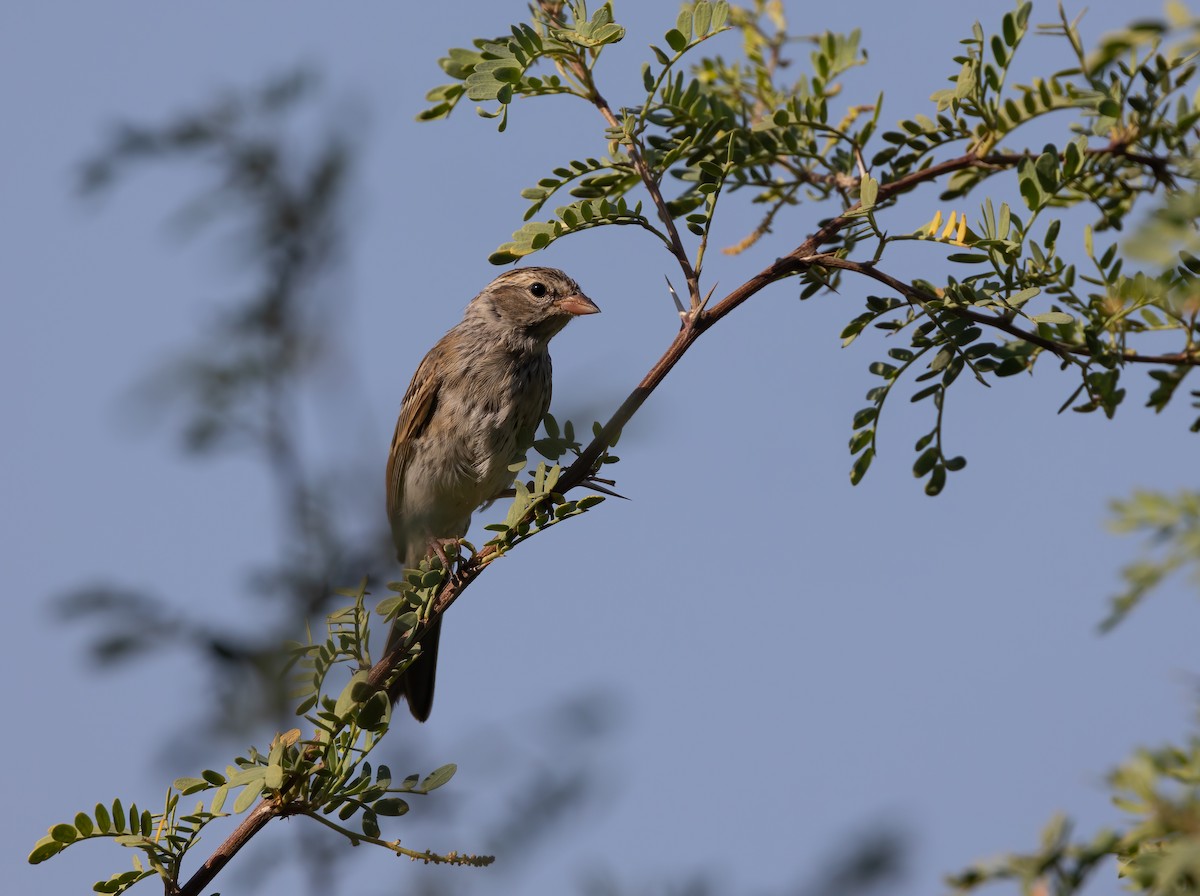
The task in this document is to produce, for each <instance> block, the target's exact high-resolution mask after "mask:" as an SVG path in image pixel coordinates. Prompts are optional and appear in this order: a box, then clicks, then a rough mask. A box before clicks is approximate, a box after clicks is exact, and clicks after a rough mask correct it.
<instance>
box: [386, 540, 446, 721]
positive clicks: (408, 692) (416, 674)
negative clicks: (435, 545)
mask: <svg viewBox="0 0 1200 896" xmlns="http://www.w3.org/2000/svg"><path fill="white" fill-rule="evenodd" d="M423 559H425V558H424V557H423V556H418V557H415V558H414V557H407V558H406V563H407V568H408V569H415V568H416V567H418V566H419V565H420V564H421V561H422V560H423ZM407 634H408V629H404V628H401V627H400V625H399V624H398V623H395V622H393V623H392V629H391V631H390V632H388V640H387V647H386V648H385V650H384V653H385V654H388V653H391V652H392V650H393V649H394V648H395V647H397V646H398V645H399V644H400V643H401V642H402V641H403V640H404V638H405V636H406V635H407ZM441 634H442V620H441V617H440V616H439V617H438V618H437V619H435V620H434V621H433V624H432V625H431V626H430V627H429V631H427V632H426V633H425V636H424V637H423V638H421V642H420V644H421V655H420V656H418V657H417V658H416V659H415V660H413V661H412V664H411V665H409V667H408V668H407V669H406V670H405V671H404V673H403V674H401V676H400V677H399V678H398V679H396V680H395V681H394V682H392V685H391V687H389V688H388V697H390V698H391V701H392V704H393V705H395V704H396V703H398V702H399V701H400V699H401V698H403V699H405V700H407V701H408V711H409V712H411V713H412V714H413V718H414V719H416V720H417V721H418V722H424V721H425V720H426V719H428V718H429V712H430V710H432V709H433V685H434V680H435V678H436V676H437V654H438V639H439V638H440V637H441Z"/></svg>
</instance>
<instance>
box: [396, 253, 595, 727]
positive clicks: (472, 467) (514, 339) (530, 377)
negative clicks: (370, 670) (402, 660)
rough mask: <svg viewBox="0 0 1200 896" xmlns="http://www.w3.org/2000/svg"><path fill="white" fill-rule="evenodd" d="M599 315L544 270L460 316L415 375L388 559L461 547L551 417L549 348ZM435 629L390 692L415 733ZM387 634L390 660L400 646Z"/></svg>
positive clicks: (513, 280) (407, 397) (428, 703)
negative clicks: (584, 319)
mask: <svg viewBox="0 0 1200 896" xmlns="http://www.w3.org/2000/svg"><path fill="white" fill-rule="evenodd" d="M599 310H600V309H599V308H597V307H596V304H595V303H594V302H593V301H592V300H591V299H589V298H588V297H587V296H585V295H584V294H583V292H582V291H581V290H580V288H579V285H578V284H577V283H576V282H575V281H574V280H572V279H571V278H570V277H568V276H567V275H566V274H564V273H563V272H562V271H556V270H554V269H553V268H533V267H531V268H517V269H514V270H511V271H508V272H507V273H504V274H501V275H500V276H499V277H497V278H496V279H495V280H493V281H492V282H491V283H489V284H488V286H487V288H486V289H484V291H483V292H481V293H480V294H479V295H477V296H476V297H475V298H473V299H472V300H471V302H470V304H469V305H467V309H466V312H465V313H464V314H463V319H462V321H461V323H459V324H458V325H457V326H456V327H454V328H453V329H452V330H451V331H450V332H449V333H447V334H446V335H445V336H443V337H442V338H441V340H440V341H439V342H438V344H437V345H435V346H434V347H433V348H432V349H431V350H430V352H429V354H427V355H426V356H425V360H423V361H422V362H421V366H420V367H418V368H417V372H416V373H415V374H414V375H413V379H412V382H411V383H410V384H409V386H408V391H407V392H406V393H405V394H404V401H403V403H402V404H401V405H400V419H399V420H398V421H397V422H396V435H395V436H394V437H393V438H392V450H391V454H390V455H389V456H388V464H387V512H388V519H389V521H390V522H391V526H392V540H393V541H394V542H395V544H396V555H397V557H398V558H399V560H400V562H401V563H403V564H404V565H405V567H406V568H409V569H413V568H416V567H417V566H418V565H419V564H420V562H421V561H422V560H423V559H424V558H425V557H427V556H429V554H431V553H433V552H438V553H441V552H442V550H443V545H444V544H445V543H447V542H451V541H454V540H455V539H459V538H462V537H463V536H464V535H466V533H467V526H468V525H470V522H471V513H472V512H473V511H474V510H475V508H477V507H479V506H480V505H481V504H484V503H487V502H489V501H491V500H493V499H494V498H496V497H497V496H498V495H499V494H500V492H502V491H503V490H504V489H506V488H508V486H510V485H511V484H512V481H513V473H512V471H511V470H510V469H509V467H510V466H511V465H512V464H513V463H514V462H515V461H518V460H521V459H522V458H524V456H525V452H526V451H528V450H529V446H530V445H531V444H533V434H534V431H535V430H536V429H537V427H538V424H539V423H540V422H541V420H542V417H543V416H544V415H545V413H546V409H547V408H549V406H550V353H549V352H548V351H547V347H548V345H549V343H550V339H551V338H552V337H553V336H554V334H555V333H557V332H558V331H559V330H561V329H562V328H563V327H565V326H566V325H567V323H568V322H569V321H570V320H571V318H573V317H575V316H576V315H579V314H595V313H596V312H597V311H599ZM441 626H442V621H441V619H438V620H437V621H436V622H434V624H433V627H432V628H431V629H430V630H429V632H428V634H427V635H426V636H425V637H424V638H422V639H421V649H422V652H421V655H420V656H419V657H418V658H417V659H416V660H414V661H413V663H412V665H410V666H409V667H408V669H407V671H406V672H405V673H404V674H403V675H402V676H401V677H400V678H399V679H398V680H397V681H396V682H395V684H393V685H392V687H391V689H390V692H389V693H390V696H391V698H392V702H396V701H397V700H399V699H400V697H401V696H404V697H405V698H406V699H407V700H408V708H409V711H410V712H411V713H412V714H413V716H415V717H416V718H417V720H418V721H422V722H423V721H425V720H426V719H427V718H429V710H430V708H431V707H432V705H433V682H434V672H435V666H436V663H437V649H438V636H439V635H440V634H441ZM404 635H405V632H404V631H400V630H398V628H397V626H396V625H393V626H392V631H391V633H390V634H389V635H388V646H387V650H388V651H391V650H392V648H393V647H394V646H395V645H396V644H397V643H398V642H399V641H400V640H401V639H402V638H403V637H404Z"/></svg>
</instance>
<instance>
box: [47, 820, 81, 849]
mask: <svg viewBox="0 0 1200 896" xmlns="http://www.w3.org/2000/svg"><path fill="white" fill-rule="evenodd" d="M50 836H51V837H53V838H54V839H55V840H57V841H58V842H59V843H61V844H63V845H64V846H65V845H66V844H68V843H74V842H75V841H76V840H78V839H79V832H78V831H77V830H75V828H74V827H72V826H71V825H69V824H56V825H55V826H54V827H52V828H51V829H50Z"/></svg>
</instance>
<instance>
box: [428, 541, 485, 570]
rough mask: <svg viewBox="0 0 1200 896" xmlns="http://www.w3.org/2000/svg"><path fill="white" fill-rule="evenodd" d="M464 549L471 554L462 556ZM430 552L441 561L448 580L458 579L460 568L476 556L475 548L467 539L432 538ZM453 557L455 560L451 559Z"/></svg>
mask: <svg viewBox="0 0 1200 896" xmlns="http://www.w3.org/2000/svg"><path fill="white" fill-rule="evenodd" d="M464 547H465V548H466V549H467V550H468V551H469V552H470V554H469V556H467V557H464V556H463V554H462V549H463V548H464ZM429 550H430V552H431V553H432V554H433V555H434V556H436V557H437V558H438V560H440V561H441V564H442V569H444V570H445V571H446V578H447V579H455V578H457V577H458V570H459V567H461V566H462V564H464V563H466V562H468V561H469V560H470V559H471V557H474V556H475V546H474V545H472V544H471V543H470V542H469V541H467V540H466V539H465V538H431V539H430V540H429ZM451 555H453V559H451Z"/></svg>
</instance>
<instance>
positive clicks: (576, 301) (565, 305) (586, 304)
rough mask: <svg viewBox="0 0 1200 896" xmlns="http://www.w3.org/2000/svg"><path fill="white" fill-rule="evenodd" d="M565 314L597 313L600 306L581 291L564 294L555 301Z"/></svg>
mask: <svg viewBox="0 0 1200 896" xmlns="http://www.w3.org/2000/svg"><path fill="white" fill-rule="evenodd" d="M555 304H556V305H557V306H558V307H559V308H560V309H561V310H563V311H565V312H567V314H599V313H600V306H599V305H597V304H596V303H595V302H593V301H592V300H591V299H589V298H588V297H587V296H585V295H584V294H583V293H581V292H577V293H575V295H572V296H566V297H565V298H562V299H559V300H558V301H557V302H556V303H555Z"/></svg>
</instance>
